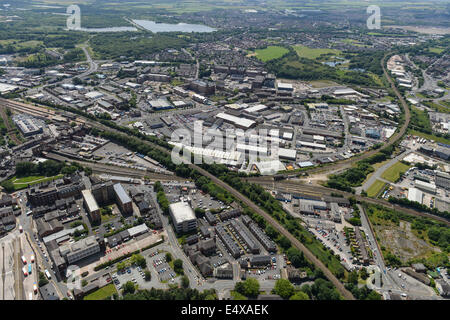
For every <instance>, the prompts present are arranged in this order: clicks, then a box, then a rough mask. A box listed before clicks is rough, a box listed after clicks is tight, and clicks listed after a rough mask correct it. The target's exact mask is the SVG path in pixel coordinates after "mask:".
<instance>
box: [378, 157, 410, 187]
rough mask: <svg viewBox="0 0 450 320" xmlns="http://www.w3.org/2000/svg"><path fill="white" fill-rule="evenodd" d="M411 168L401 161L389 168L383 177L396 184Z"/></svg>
mask: <svg viewBox="0 0 450 320" xmlns="http://www.w3.org/2000/svg"><path fill="white" fill-rule="evenodd" d="M409 168H410V167H409V166H407V165H406V164H404V163H401V162H400V161H399V162H397V163H395V164H394V165H392V166H391V167H389V168H387V169H386V170H385V171H384V172H383V173H382V174H381V177H382V178H383V179H386V180H388V181H391V182H396V181H397V180H398V179H400V177H401V175H402V174H403V173H405V172H406V170H408V169H409Z"/></svg>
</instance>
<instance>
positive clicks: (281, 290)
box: [273, 279, 295, 299]
mask: <svg viewBox="0 0 450 320" xmlns="http://www.w3.org/2000/svg"><path fill="white" fill-rule="evenodd" d="M294 291H295V290H294V286H293V284H292V283H291V282H290V281H289V280H287V279H278V280H277V281H276V282H275V288H274V289H273V292H274V293H275V294H277V295H279V296H280V297H282V298H283V299H289V298H290V297H291V296H292V295H293V294H294Z"/></svg>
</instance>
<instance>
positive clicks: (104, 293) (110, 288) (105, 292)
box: [83, 283, 117, 300]
mask: <svg viewBox="0 0 450 320" xmlns="http://www.w3.org/2000/svg"><path fill="white" fill-rule="evenodd" d="M114 293H117V290H116V287H115V286H114V285H113V284H112V283H111V284H108V285H107V286H104V287H103V288H100V289H98V290H96V291H94V292H92V293H90V294H88V295H87V296H85V297H84V298H83V300H104V299H106V298H108V297H110V296H112V295H113V294H114Z"/></svg>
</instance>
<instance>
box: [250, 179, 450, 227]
mask: <svg viewBox="0 0 450 320" xmlns="http://www.w3.org/2000/svg"><path fill="white" fill-rule="evenodd" d="M246 180H247V181H248V182H250V183H256V184H259V185H261V186H263V187H266V188H269V189H275V190H280V191H284V192H290V193H306V194H310V195H314V196H319V197H321V196H325V195H330V194H331V193H332V192H333V193H338V194H341V195H343V196H344V197H347V198H348V197H354V198H355V199H356V200H357V201H361V202H367V203H371V204H377V205H381V206H383V207H387V208H390V209H394V210H397V211H400V212H403V213H406V214H409V215H413V216H418V217H425V218H430V219H433V220H436V221H439V222H443V223H445V224H447V225H449V226H450V221H449V220H448V219H445V218H444V217H439V216H436V215H433V214H430V213H426V212H422V211H418V210H414V209H412V208H407V207H403V206H400V205H397V204H392V203H390V202H388V201H385V200H381V199H373V198H367V197H363V196H360V195H355V194H352V193H349V192H345V191H340V190H335V189H330V188H327V187H323V186H316V185H307V184H303V183H301V182H300V181H294V180H281V181H274V180H270V179H265V180H260V179H255V178H247V179H246Z"/></svg>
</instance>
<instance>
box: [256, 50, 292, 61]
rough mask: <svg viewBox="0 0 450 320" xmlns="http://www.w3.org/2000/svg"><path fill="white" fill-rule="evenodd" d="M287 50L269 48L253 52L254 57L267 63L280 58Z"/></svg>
mask: <svg viewBox="0 0 450 320" xmlns="http://www.w3.org/2000/svg"><path fill="white" fill-rule="evenodd" d="M288 52H289V50H288V49H286V48H283V47H278V46H269V47H267V48H265V49H259V50H256V51H255V54H256V57H257V58H258V59H259V60H261V61H263V62H266V61H269V60H273V59H277V58H280V57H282V56H283V55H284V54H286V53H288Z"/></svg>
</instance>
